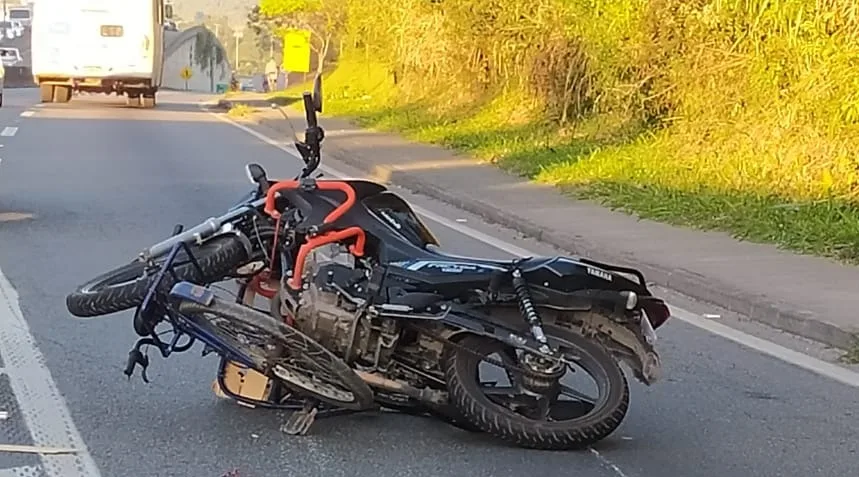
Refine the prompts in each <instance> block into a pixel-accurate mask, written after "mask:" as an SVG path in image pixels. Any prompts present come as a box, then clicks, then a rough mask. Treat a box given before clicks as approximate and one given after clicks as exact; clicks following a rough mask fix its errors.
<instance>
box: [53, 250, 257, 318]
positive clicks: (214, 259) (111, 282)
mask: <svg viewBox="0 0 859 477" xmlns="http://www.w3.org/2000/svg"><path fill="white" fill-rule="evenodd" d="M189 248H190V249H191V253H192V254H193V255H194V258H196V260H197V263H198V264H199V265H200V269H201V270H202V272H203V273H202V274H200V272H198V271H197V268H196V267H195V266H194V264H193V262H191V260H190V259H189V258H188V257H187V255H186V254H185V251H184V250H181V251H180V252H179V253H178V254H177V255H176V261H175V262H174V268H173V270H174V271H175V272H176V278H178V280H179V281H189V282H193V283H211V282H215V281H220V280H221V279H222V278H223V277H224V276H225V275H228V274H229V273H231V272H232V271H233V270H235V269H236V267H238V266H240V265H242V263H244V261H245V260H247V250H245V247H244V245H243V244H242V242H241V241H240V240H239V239H238V238H236V237H232V236H225V237H216V238H213V239H211V240H209V241H207V242H204V243H203V244H201V245H189ZM166 259H167V254H165V255H162V256H160V257H157V258H156V259H155V262H156V265H158V266H160V265H161V264H163V263H164V261H165V260H166ZM157 275H158V269H154V270H152V269H147V265H146V264H144V263H143V262H141V261H139V260H137V261H134V262H131V263H129V264H128V265H125V266H122V267H119V268H117V269H114V270H111V271H109V272H107V273H104V274H102V275H99V276H97V277H95V278H93V279H92V280H90V281H88V282H86V283H84V284H83V285H81V286H79V287H78V289H77V290H75V291H74V292H73V293H71V294H69V295H68V296H67V297H66V307H67V308H68V310H69V313H71V314H72V315H74V316H76V317H78V318H88V317H93V316H100V315H107V314H110V313H116V312H118V311H123V310H127V309H129V308H134V307H136V306H139V305H140V304H141V303H143V299H144V298H145V297H146V292H147V291H148V290H149V287H150V286H152V283H153V282H154V281H155V278H156V277H157ZM174 283H176V281H175V280H174V279H173V276H172V275H171V274H170V273H167V274H165V276H164V279H163V280H162V281H161V284H160V286H159V289H160V290H162V291H163V292H165V293H167V292H169V291H170V288H171V287H172V286H173V284H174Z"/></svg>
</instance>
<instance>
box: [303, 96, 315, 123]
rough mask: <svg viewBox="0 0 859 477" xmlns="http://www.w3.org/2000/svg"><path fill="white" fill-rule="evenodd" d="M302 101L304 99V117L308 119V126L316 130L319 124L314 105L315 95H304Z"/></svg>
mask: <svg viewBox="0 0 859 477" xmlns="http://www.w3.org/2000/svg"><path fill="white" fill-rule="evenodd" d="M302 99H304V116H305V118H306V119H307V126H308V127H311V128H315V127H316V126H318V123H317V121H316V108H315V107H314V105H313V95H311V94H310V93H304V95H303V96H302Z"/></svg>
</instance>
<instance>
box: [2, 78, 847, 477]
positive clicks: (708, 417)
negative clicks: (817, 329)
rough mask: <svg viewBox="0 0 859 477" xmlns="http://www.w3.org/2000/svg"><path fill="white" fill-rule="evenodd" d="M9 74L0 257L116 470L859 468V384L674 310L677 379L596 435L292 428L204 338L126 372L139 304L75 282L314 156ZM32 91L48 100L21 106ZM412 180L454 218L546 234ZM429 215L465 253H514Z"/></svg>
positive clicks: (177, 100)
mask: <svg viewBox="0 0 859 477" xmlns="http://www.w3.org/2000/svg"><path fill="white" fill-rule="evenodd" d="M10 93H11V92H9V93H7V98H6V104H5V105H4V107H3V108H0V130H2V129H3V128H5V127H15V128H18V129H17V130H15V132H14V134H13V135H10V136H7V137H0V144H2V145H3V147H2V148H0V158H2V162H0V271H2V275H4V276H5V277H6V278H8V280H9V281H10V282H11V285H12V286H13V287H14V289H15V290H16V291H17V294H18V296H19V303H20V309H21V312H22V313H23V317H24V319H25V320H26V323H27V325H28V326H29V331H30V333H32V335H33V336H34V337H35V340H36V343H37V344H38V348H39V351H40V352H41V354H43V355H44V357H45V362H46V366H47V369H48V370H50V376H51V377H50V379H51V380H52V381H54V382H55V383H56V387H57V388H58V389H59V391H60V393H61V394H62V395H63V397H64V398H65V402H64V403H62V402H60V404H62V405H67V407H68V409H69V411H70V415H71V418H72V419H73V420H74V424H75V425H76V428H77V430H78V431H79V432H80V435H81V436H82V440H83V441H84V442H85V444H86V446H87V448H88V451H89V454H91V455H92V458H93V460H94V461H95V463H96V464H97V465H98V468H99V470H100V474H101V475H102V476H129V477H131V476H138V475H139V476H144V475H159V476H171V475H175V476H195V477H196V476H200V477H208V476H212V477H217V476H220V475H222V474H223V473H224V472H226V471H228V470H230V469H234V468H237V469H239V470H240V471H241V475H242V476H243V477H244V476H247V477H253V476H262V475H299V474H300V475H309V476H316V475H319V476H322V475H325V476H339V475H343V476H347V475H348V476H359V475H373V476H400V475H412V476H428V477H429V476H461V475H474V476H507V475H510V476H513V475H523V474H526V473H527V474H529V475H533V474H542V475H548V476H554V475H584V476H593V477H604V476H605V477H608V476H614V477H623V476H629V477H632V476H642V477H661V476H669V475H677V476H688V477H698V476H700V477H705V476H706V477H709V476H712V475H721V476H736V477H740V476H747V475H752V474H753V473H757V474H759V475H766V476H779V475H785V476H788V475H808V476H841V475H852V474H853V473H855V468H854V464H855V462H856V459H857V455H856V450H857V444H856V442H857V431H856V430H855V429H857V428H859V426H857V424H859V418H857V416H856V415H855V409H857V401H859V399H857V397H856V392H855V388H851V387H848V386H845V385H842V384H839V383H836V382H834V381H831V380H829V379H827V378H824V377H822V376H819V375H816V374H814V373H812V372H809V371H805V370H801V369H798V368H796V367H794V366H792V365H790V364H787V363H785V362H782V361H779V360H777V359H775V358H771V357H767V356H763V355H761V354H760V353H758V352H756V351H753V350H749V349H746V348H742V347H740V346H739V345H736V344H734V343H732V342H729V341H726V340H724V339H722V338H719V337H716V336H713V335H710V334H707V333H705V332H703V331H700V330H698V329H696V328H693V327H690V326H689V325H686V324H684V323H682V322H680V321H677V320H675V321H672V322H669V324H668V325H666V328H665V329H664V331H662V332H661V333H660V334H661V351H662V354H663V359H664V362H665V366H666V376H667V377H666V380H665V381H664V382H662V383H658V384H657V385H655V386H654V387H652V388H645V387H643V386H641V385H639V384H632V387H633V389H632V392H633V397H632V407H631V409H630V414H629V416H628V417H627V420H626V422H625V423H624V424H623V426H622V427H621V429H619V431H618V432H617V433H616V434H615V435H614V436H612V437H611V438H610V439H608V440H607V441H605V442H603V443H601V444H600V445H599V446H597V448H596V450H595V452H593V453H591V452H579V453H545V452H533V451H524V450H519V449H511V448H508V447H505V446H503V445H499V444H497V443H495V442H493V441H491V440H489V439H488V438H485V437H482V436H479V435H474V434H469V433H465V432H462V431H459V430H456V429H453V428H451V427H449V426H446V425H444V424H440V423H437V422H434V421H432V420H429V419H421V418H415V417H409V416H400V415H392V414H384V415H382V416H367V415H365V416H350V417H342V418H335V419H325V420H320V421H318V422H317V424H316V425H315V426H314V428H313V430H312V435H310V436H305V437H301V438H293V437H288V436H286V435H284V434H282V433H280V431H279V430H278V427H279V424H280V422H281V421H282V418H283V416H280V415H278V414H277V413H274V412H269V411H260V410H247V409H243V408H240V407H238V406H235V405H232V404H229V403H225V402H221V401H218V400H216V399H215V398H214V397H213V395H212V393H211V392H210V384H211V378H212V377H213V373H214V369H215V365H216V361H215V359H214V358H212V357H209V358H205V359H200V358H199V355H198V354H197V353H187V354H186V355H182V356H177V357H173V358H171V359H170V360H167V361H165V360H161V359H159V358H155V359H154V360H153V364H152V366H151V367H150V377H151V378H152V380H153V382H152V383H151V384H149V385H146V384H144V383H142V382H140V380H139V378H134V379H132V380H131V381H130V382H128V381H126V380H125V378H124V376H123V375H122V374H121V369H122V367H123V365H124V361H125V357H126V356H127V352H128V349H129V347H130V346H131V345H132V344H133V342H134V340H135V335H134V333H133V332H132V330H131V327H130V317H131V314H130V312H126V313H120V314H116V315H111V316H108V317H104V318H98V319H94V320H89V321H77V320H74V319H72V318H71V317H70V316H69V315H68V314H67V312H66V311H65V306H64V297H65V294H66V293H67V292H68V291H69V290H71V289H72V288H73V287H74V286H75V285H77V284H78V283H80V282H82V281H83V280H86V279H88V278H90V277H92V276H94V275H96V274H98V273H101V272H102V271H105V270H108V269H110V268H113V267H115V266H117V265H118V264H121V263H124V262H126V261H127V260H129V259H130V258H131V257H133V256H134V254H135V253H136V252H137V251H138V250H139V249H141V248H142V247H143V246H146V245H148V244H151V243H153V242H155V241H158V240H160V239H162V238H163V237H164V236H165V235H167V234H169V233H170V231H171V229H172V227H173V224H174V223H176V222H184V223H186V224H195V223H198V222H199V221H201V220H202V219H204V218H205V217H209V216H212V215H217V214H220V213H222V211H223V210H225V209H226V208H227V207H228V206H229V205H231V204H232V203H233V201H234V200H235V199H236V198H238V197H239V196H241V195H242V194H243V193H244V192H246V191H247V189H248V187H249V186H248V184H247V183H246V178H245V177H244V174H243V170H242V167H243V165H244V163H245V162H248V161H256V162H259V163H261V164H263V165H264V166H265V167H266V168H267V169H268V170H269V172H270V175H272V176H275V177H277V176H281V177H282V176H288V175H292V174H294V172H295V171H297V170H298V168H299V165H298V163H297V162H296V161H295V160H294V159H293V158H290V157H288V156H285V155H284V153H283V152H282V151H280V150H278V149H276V148H273V147H271V146H270V145H267V144H264V143H262V142H261V141H259V140H258V139H257V138H255V137H253V136H251V135H249V134H247V133H245V132H244V131H242V130H240V129H238V128H235V127H233V126H231V125H229V124H225V123H224V122H221V121H219V120H217V119H216V118H214V117H213V116H211V115H209V114H208V113H205V112H202V111H200V110H199V109H198V108H197V107H196V106H194V105H193V104H190V103H189V101H192V100H196V99H199V98H197V97H192V96H186V95H184V94H179V93H166V94H165V95H163V96H162V97H161V99H160V102H161V105H160V106H159V107H158V108H156V109H155V110H139V109H130V108H126V107H125V106H124V101H122V100H121V99H120V98H115V97H114V98H104V97H98V96H92V97H88V96H81V97H76V98H75V99H74V100H73V101H72V102H71V103H69V104H64V105H46V106H44V107H31V108H28V106H35V104H36V102H37V100H38V94H37V92H36V91H35V90H17V91H15V92H14V94H10ZM25 110H29V111H33V113H32V116H29V117H21V116H20V114H21V113H22V112H24V111H25ZM407 196H408V197H409V198H410V199H414V200H415V202H416V203H417V204H419V205H420V206H421V207H423V208H426V209H428V210H431V211H433V212H435V213H437V214H438V215H441V216H444V217H448V218H451V219H460V222H457V223H461V222H462V221H465V223H466V224H467V225H468V226H470V227H475V228H478V229H480V230H485V231H489V232H490V233H492V235H493V236H496V237H502V238H505V239H508V240H510V241H516V243H517V244H519V245H520V246H522V247H525V248H529V249H531V250H535V251H544V250H545V251H546V252H547V253H548V251H549V250H548V249H547V248H545V247H544V246H542V245H540V244H537V243H533V242H530V241H525V240H516V239H515V238H514V234H512V233H510V232H507V231H502V230H497V229H495V228H493V227H491V226H488V225H486V224H482V223H480V222H479V220H478V219H477V218H475V217H471V216H468V215H467V214H465V213H462V212H460V211H457V210H455V209H452V208H450V207H447V206H444V205H442V204H438V203H436V202H434V201H429V200H426V199H422V198H419V197H413V196H412V195H410V194H407ZM430 225H431V226H432V227H433V229H434V230H435V231H436V232H437V234H438V235H439V237H440V238H441V240H442V243H443V244H444V245H445V246H446V248H448V249H449V250H451V251H453V252H456V253H465V254H479V255H488V256H499V257H500V256H505V255H506V253H505V252H503V251H501V250H498V249H496V248H493V247H491V246H489V245H487V244H485V243H482V242H480V241H478V240H475V239H473V238H470V237H468V236H467V235H464V234H462V233H460V232H458V231H455V230H452V229H450V228H447V227H444V226H442V225H440V224H437V223H433V222H432V221H430ZM3 300H4V298H2V297H0V307H2V305H3V303H2V302H3ZM7 301H8V298H7ZM693 305H694V304H693ZM696 306H701V305H696ZM687 308H688V306H687ZM0 310H2V308H0ZM780 339H784V338H783V337H782V338H780ZM795 345H796V346H797V347H799V346H804V344H802V343H799V342H797V343H795ZM4 350H5V349H4V348H3V347H2V344H0V353H2V352H3V351H4ZM7 366H8V365H7ZM24 371H27V370H26V369H25V370H24ZM35 374H38V373H35ZM35 374H34V375H35ZM0 378H2V376H0ZM16 391H17V389H16ZM10 394H12V391H11V390H10V389H8V387H6V388H4V387H3V381H2V379H0V405H4V406H9V408H8V409H0V411H2V410H8V411H9V412H10V416H9V418H8V419H7V420H5V421H0V437H2V438H4V439H5V441H3V442H14V443H23V444H27V443H30V442H31V441H32V440H33V439H32V437H31V436H28V435H27V434H28V433H27V432H25V429H24V426H25V423H24V422H22V421H21V419H20V418H19V417H18V413H17V412H16V411H15V405H16V404H17V403H16V400H14V399H11V398H10ZM18 394H23V393H18ZM16 398H20V396H18V395H17V394H16ZM45 405H46V406H47V404H45ZM31 406H32V404H31ZM45 412H48V411H47V410H45ZM16 426H17V427H16ZM30 430H31V432H30V434H34V433H33V432H32V429H30ZM37 465H39V461H38V459H34V458H31V457H21V456H17V455H16V456H11V457H10V456H8V455H4V454H3V453H0V468H13V467H14V468H17V469H19V470H18V471H16V472H18V474H10V475H25V474H24V473H23V472H24V471H21V470H20V469H26V468H27V467H25V466H37ZM0 475H3V474H2V473H1V472H0ZM33 475H58V474H56V473H54V474H50V473H47V474H44V473H42V474H39V473H35V474H33ZM81 475H85V474H81Z"/></svg>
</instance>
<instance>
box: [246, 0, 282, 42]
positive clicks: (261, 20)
mask: <svg viewBox="0 0 859 477" xmlns="http://www.w3.org/2000/svg"><path fill="white" fill-rule="evenodd" d="M282 23H283V22H278V21H277V20H276V19H274V18H270V17H268V16H266V15H263V14H262V12H260V7H259V5H256V6H254V7H253V8H251V9H250V11H249V12H248V18H247V28H248V30H250V31H251V32H252V33H253V35H254V40H255V42H256V46H257V49H258V50H259V51H260V52H263V51H265V50H267V49H270V50H271V51H272V53H273V52H274V51H281V50H282V48H283V41H282V40H281V36H280V35H279V34H278V30H279V29H280V27H281V26H282Z"/></svg>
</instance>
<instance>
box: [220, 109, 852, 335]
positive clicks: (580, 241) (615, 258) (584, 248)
mask: <svg viewBox="0 0 859 477" xmlns="http://www.w3.org/2000/svg"><path fill="white" fill-rule="evenodd" d="M231 104H232V102H231V101H227V100H219V101H218V103H217V106H216V107H218V108H221V109H223V108H227V109H229V106H230V105H231ZM251 121H252V122H253V123H254V124H257V125H259V126H261V127H263V128H266V129H271V130H274V131H276V130H275V129H273V128H272V127H271V126H268V125H266V124H265V121H261V120H260V119H258V118H255V119H252V120H251ZM326 154H327V155H328V156H330V157H332V158H333V159H335V160H337V161H340V162H342V163H344V164H347V165H349V166H351V167H354V168H356V169H358V170H361V171H364V172H365V173H367V174H368V175H371V176H372V175H378V173H379V172H383V173H385V175H386V176H387V177H390V179H389V180H388V182H392V183H395V184H396V185H398V186H401V187H404V188H406V189H408V190H410V191H412V192H415V193H418V194H422V195H425V196H428V197H431V198H433V199H436V200H440V201H442V202H446V203H448V204H450V205H453V206H454V207H457V208H459V209H462V210H465V211H467V212H470V213H472V214H475V215H478V216H480V217H482V218H483V219H485V220H486V221H487V222H491V223H494V224H497V225H501V226H503V227H506V228H509V229H513V230H515V231H517V232H519V233H521V234H523V235H526V236H528V237H530V238H533V239H536V240H539V241H541V242H545V243H547V244H549V245H552V246H554V247H557V248H559V249H561V250H568V251H570V252H572V253H574V254H576V255H580V256H588V257H591V258H593V259H596V260H600V261H604V262H609V263H616V264H618V265H626V266H631V267H635V268H637V269H639V270H641V272H642V273H644V275H645V277H647V279H648V281H649V282H651V283H654V284H656V285H659V286H662V287H665V288H669V289H671V290H674V291H677V292H680V293H681V294H683V295H685V296H688V297H690V298H692V299H695V300H698V301H702V302H705V303H710V304H713V305H716V306H719V307H721V308H724V309H726V310H728V311H730V312H734V313H739V314H740V315H743V316H746V317H748V318H749V319H751V320H754V321H758V322H761V323H764V324H766V325H769V326H771V327H773V328H776V329H779V330H782V331H786V332H788V333H792V334H795V335H799V336H801V337H804V338H808V339H811V340H814V341H817V342H820V343H823V344H826V345H829V346H833V347H836V348H840V349H851V348H854V347H856V346H857V344H859V336H857V333H856V332H854V331H851V330H847V329H843V328H841V327H839V326H837V325H835V324H832V323H828V322H825V321H821V320H819V319H816V318H815V317H814V316H812V315H811V314H810V313H804V312H802V311H797V310H795V309H793V308H791V307H790V306H789V305H788V304H786V303H779V302H775V301H772V300H768V299H767V298H765V297H761V296H758V295H754V294H750V293H748V292H745V291H743V290H742V289H740V288H737V287H736V286H734V285H733V284H731V283H725V282H719V281H714V280H713V279H711V278H709V277H706V276H703V275H699V274H695V273H691V272H688V271H686V270H682V269H681V270H676V269H669V268H666V267H664V266H661V265H659V264H655V263H647V262H642V261H641V260H639V259H636V258H635V257H634V256H633V255H632V254H630V253H626V252H623V251H618V250H606V249H604V248H602V247H600V246H599V245H597V244H595V243H592V242H590V241H588V239H587V238H586V237H583V236H580V235H570V234H565V233H561V232H557V231H553V230H549V229H546V228H544V227H542V226H540V225H539V224H536V223H534V222H531V221H530V220H529V219H528V218H526V217H521V216H517V215H513V214H511V213H510V212H509V211H506V210H502V209H500V208H498V207H496V206H494V205H492V204H490V203H487V202H483V201H481V200H479V199H475V198H472V197H467V196H465V195H463V194H458V193H457V192H456V191H450V190H446V189H442V188H439V187H437V186H435V185H434V184H432V183H429V182H426V181H424V180H421V179H420V178H419V177H416V176H415V175H413V174H410V173H409V172H407V171H400V170H397V169H396V168H391V167H386V166H378V165H372V166H371V165H368V164H366V163H363V162H361V161H360V160H357V159H355V158H354V156H353V155H351V154H350V153H349V151H348V150H345V149H342V148H340V147H338V146H336V145H334V144H330V143H329V144H328V146H327V147H326Z"/></svg>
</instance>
